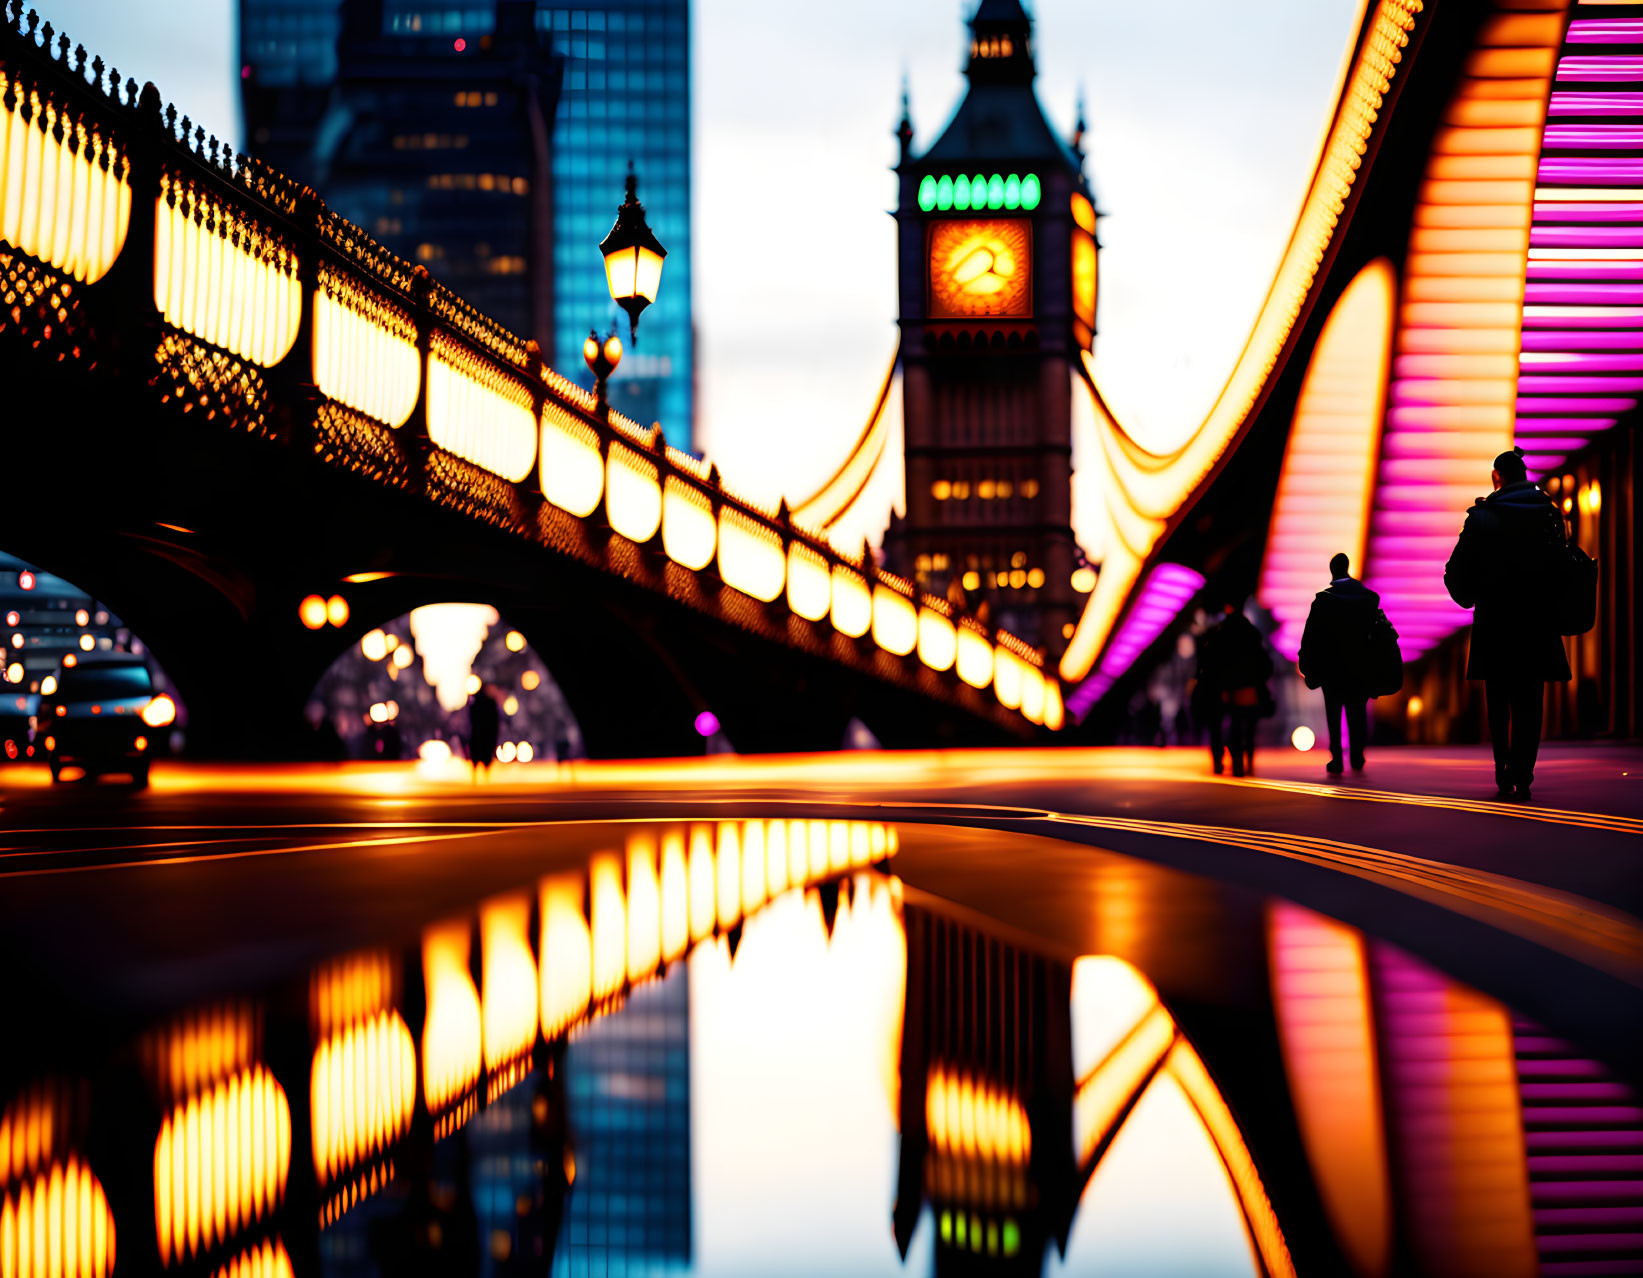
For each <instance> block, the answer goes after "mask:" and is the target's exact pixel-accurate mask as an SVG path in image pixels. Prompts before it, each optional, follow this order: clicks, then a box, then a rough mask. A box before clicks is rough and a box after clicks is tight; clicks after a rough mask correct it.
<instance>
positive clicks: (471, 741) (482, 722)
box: [468, 684, 502, 781]
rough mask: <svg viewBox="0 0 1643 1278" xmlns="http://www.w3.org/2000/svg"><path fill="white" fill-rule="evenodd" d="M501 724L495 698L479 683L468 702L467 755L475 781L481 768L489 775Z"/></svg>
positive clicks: (486, 687) (485, 686) (487, 688)
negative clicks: (472, 766)
mask: <svg viewBox="0 0 1643 1278" xmlns="http://www.w3.org/2000/svg"><path fill="white" fill-rule="evenodd" d="M501 724H502V716H501V713H500V712H499V711H498V710H497V707H496V699H495V698H494V697H492V696H491V690H490V688H489V687H488V686H487V685H485V684H480V685H479V691H478V692H476V693H474V695H473V700H472V701H470V702H469V703H468V757H469V758H470V759H472V760H473V765H474V780H475V781H477V780H479V770H480V769H481V768H483V769H485V775H486V776H489V775H490V771H491V761H492V760H494V759H495V758H496V737H497V733H498V731H499V730H500V728H501Z"/></svg>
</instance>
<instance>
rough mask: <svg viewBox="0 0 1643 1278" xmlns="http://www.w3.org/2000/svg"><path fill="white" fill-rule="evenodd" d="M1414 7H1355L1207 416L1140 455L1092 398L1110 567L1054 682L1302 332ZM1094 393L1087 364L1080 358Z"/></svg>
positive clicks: (1398, 0) (1096, 647) (1091, 659)
mask: <svg viewBox="0 0 1643 1278" xmlns="http://www.w3.org/2000/svg"><path fill="white" fill-rule="evenodd" d="M1423 7H1424V5H1423V2H1422V0H1379V3H1376V4H1374V5H1373V7H1372V8H1371V6H1370V4H1368V3H1366V4H1365V6H1364V16H1363V20H1362V21H1361V22H1360V25H1359V40H1358V42H1357V46H1356V52H1355V54H1354V56H1353V57H1352V58H1351V59H1350V60H1349V61H1348V63H1347V65H1346V66H1345V68H1344V69H1343V71H1344V74H1343V80H1342V84H1341V90H1340V92H1339V94H1338V95H1337V105H1336V109H1335V111H1334V112H1333V113H1332V114H1331V116H1330V118H1329V120H1328V121H1327V123H1326V127H1325V133H1324V138H1323V143H1322V147H1321V149H1320V154H1319V158H1318V163H1317V166H1316V168H1315V169H1314V172H1313V177H1312V182H1311V185H1310V187H1309V188H1308V191H1307V195H1306V199H1305V201H1304V202H1303V204H1302V206H1301V212H1300V216H1299V217H1298V218H1297V219H1296V223H1295V230H1294V232H1293V233H1292V234H1291V236H1290V240H1289V243H1288V245H1287V246H1286V247H1285V249H1284V255H1283V257H1282V259H1281V260H1280V262H1279V265H1278V271H1277V274H1276V275H1275V277H1274V278H1273V282H1272V286H1271V288H1270V289H1269V290H1268V292H1267V296H1266V299H1265V300H1264V301H1263V302H1262V304H1261V309H1260V311H1259V312H1258V313H1257V315H1256V319H1255V324H1254V327H1253V328H1252V329H1251V331H1250V335H1249V339H1248V341H1247V342H1246V343H1245V345H1244V349H1243V351H1242V352H1241V353H1240V354H1239V356H1238V360H1237V362H1236V363H1235V364H1234V365H1233V368H1232V372H1231V374H1230V375H1229V376H1228V378H1227V382H1226V385H1225V387H1224V388H1223V389H1222V391H1221V393H1220V395H1219V396H1218V397H1217V398H1216V401H1215V403H1214V404H1213V405H1212V406H1211V408H1210V411H1209V414H1208V415H1207V416H1206V417H1205V418H1204V420H1203V422H1202V423H1201V424H1200V425H1199V426H1198V428H1197V429H1196V430H1195V431H1194V432H1193V434H1192V435H1191V436H1190V437H1189V438H1188V439H1187V440H1186V442H1185V443H1183V444H1182V445H1181V446H1180V447H1179V448H1177V449H1175V450H1174V451H1173V452H1171V453H1170V454H1168V455H1167V456H1165V455H1159V454H1156V453H1152V452H1150V451H1148V450H1147V449H1146V448H1144V447H1143V446H1142V445H1141V444H1140V443H1139V442H1138V441H1137V440H1136V439H1135V438H1134V436H1133V435H1131V434H1130V433H1129V432H1128V431H1126V430H1125V429H1124V428H1123V427H1122V426H1121V425H1120V424H1119V422H1118V421H1117V419H1116V418H1115V417H1113V415H1112V414H1111V412H1110V411H1108V410H1107V409H1106V405H1105V404H1104V403H1103V402H1101V400H1100V396H1099V395H1098V394H1095V395H1092V402H1093V403H1094V406H1095V409H1096V415H1097V423H1096V431H1097V435H1098V437H1099V439H1100V444H1101V447H1100V448H1099V449H1098V450H1097V454H1096V456H1094V457H1093V458H1091V460H1090V463H1089V464H1091V465H1093V466H1095V467H1096V469H1097V470H1098V471H1100V472H1101V478H1102V488H1103V490H1104V491H1105V493H1106V496H1107V501H1106V502H1105V503H1104V515H1105V517H1106V518H1107V520H1108V523H1109V525H1110V526H1109V527H1108V529H1107V532H1108V534H1109V535H1108V536H1107V537H1106V538H1105V539H1104V540H1105V541H1106V543H1107V557H1106V559H1105V560H1104V561H1103V563H1102V568H1101V575H1100V576H1099V577H1098V578H1097V580H1096V586H1095V589H1094V590H1093V591H1092V592H1091V593H1090V597H1089V601H1088V602H1087V603H1086V604H1085V606H1084V614H1083V616H1082V617H1080V618H1079V621H1078V627H1077V629H1076V630H1075V631H1074V632H1073V637H1072V642H1071V643H1070V644H1069V645H1068V647H1067V651H1066V653H1065V654H1064V655H1063V656H1062V659H1061V668H1060V669H1061V677H1062V679H1064V680H1066V681H1067V682H1068V683H1074V682H1077V681H1079V680H1081V679H1083V678H1084V677H1085V676H1086V675H1087V674H1089V672H1090V670H1091V669H1092V668H1093V667H1094V665H1095V662H1096V658H1097V657H1099V656H1100V654H1101V651H1102V650H1103V648H1104V647H1105V646H1106V643H1107V640H1108V638H1109V637H1110V636H1111V634H1112V632H1113V630H1114V628H1115V627H1116V625H1117V624H1118V620H1119V618H1120V616H1121V615H1122V613H1123V610H1124V606H1125V604H1126V603H1127V602H1128V600H1129V597H1130V595H1131V593H1132V591H1133V590H1134V588H1135V586H1136V584H1137V583H1138V582H1139V581H1140V579H1141V575H1142V570H1143V569H1144V567H1145V565H1146V561H1147V558H1148V557H1149V556H1150V554H1151V553H1152V551H1153V549H1154V548H1155V547H1156V546H1157V544H1158V543H1159V541H1160V540H1161V539H1162V537H1163V535H1164V532H1165V530H1166V528H1167V527H1168V525H1169V522H1170V521H1171V520H1172V519H1174V518H1175V517H1176V516H1177V515H1178V514H1179V512H1180V511H1181V510H1182V509H1183V508H1184V507H1185V505H1186V503H1187V502H1188V501H1189V500H1190V499H1191V497H1192V495H1193V494H1194V493H1196V492H1197V491H1199V489H1200V488H1201V487H1202V486H1203V484H1204V483H1206V482H1207V480H1208V478H1209V476H1210V475H1211V474H1213V472H1214V470H1215V468H1216V466H1217V465H1218V464H1219V463H1220V461H1221V459H1222V458H1223V457H1224V456H1225V455H1226V452H1227V450H1228V449H1229V448H1231V447H1232V445H1233V443H1234V441H1235V440H1236V438H1237V436H1238V432H1239V431H1240V430H1241V429H1242V428H1243V426H1244V425H1245V423H1246V422H1247V421H1248V419H1249V415H1250V413H1251V412H1252V411H1253V409H1254V408H1255V406H1256V405H1257V404H1258V403H1259V402H1260V399H1261V396H1262V395H1263V393H1264V392H1265V389H1266V387H1267V384H1268V379H1269V377H1270V376H1271V374H1272V371H1273V370H1274V369H1275V368H1276V367H1277V365H1278V363H1279V361H1280V359H1281V358H1282V355H1283V351H1284V349H1285V347H1286V345H1287V344H1288V342H1289V340H1290V337H1291V336H1292V334H1293V333H1294V331H1295V329H1296V326H1297V325H1298V324H1299V323H1300V322H1301V319H1302V316H1303V313H1304V311H1305V309H1306V307H1307V305H1308V304H1309V303H1310V301H1311V299H1312V296H1313V291H1314V287H1315V285H1316V282H1317V280H1318V279H1319V278H1320V277H1321V274H1320V271H1319V267H1320V266H1321V265H1322V263H1323V260H1324V257H1325V255H1326V253H1327V252H1328V249H1329V246H1330V244H1331V243H1332V242H1333V240H1334V237H1335V232H1336V230H1337V228H1338V227H1339V225H1340V221H1341V214H1342V212H1343V211H1344V210H1345V207H1346V203H1347V200H1348V197H1349V196H1350V195H1351V193H1352V189H1353V186H1354V185H1355V184H1356V182H1357V179H1358V176H1359V172H1360V169H1361V166H1362V156H1363V154H1364V152H1365V150H1366V149H1367V147H1368V144H1369V140H1370V137H1371V135H1372V134H1373V133H1374V131H1375V129H1376V127H1377V124H1378V123H1379V116H1380V111H1381V106H1382V103H1383V99H1384V96H1385V94H1386V93H1387V92H1388V90H1389V89H1390V88H1391V85H1392V82H1393V80H1394V78H1395V77H1396V76H1397V74H1398V70H1399V63H1400V62H1401V61H1402V59H1403V50H1404V49H1405V48H1406V47H1407V45H1408V44H1409V33H1410V32H1411V31H1413V30H1414V27H1415V22H1416V15H1417V14H1419V13H1420V12H1421V10H1422V9H1423ZM1083 365H1084V366H1083V372H1084V377H1085V380H1086V384H1087V385H1088V386H1090V387H1091V388H1092V390H1093V388H1094V377H1093V372H1092V370H1091V366H1090V357H1089V354H1088V353H1087V352H1085V353H1083Z"/></svg>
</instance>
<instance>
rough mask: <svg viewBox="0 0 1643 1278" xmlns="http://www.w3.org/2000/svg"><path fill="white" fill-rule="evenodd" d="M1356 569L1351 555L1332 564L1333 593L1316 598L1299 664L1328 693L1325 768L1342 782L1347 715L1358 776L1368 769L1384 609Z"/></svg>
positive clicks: (1303, 674) (1308, 680)
mask: <svg viewBox="0 0 1643 1278" xmlns="http://www.w3.org/2000/svg"><path fill="white" fill-rule="evenodd" d="M1351 568H1352V561H1351V560H1350V559H1349V558H1348V557H1347V556H1346V555H1336V556H1335V557H1334V558H1333V559H1331V560H1330V561H1329V577H1330V582H1329V588H1328V589H1327V590H1320V591H1319V592H1318V593H1317V594H1316V595H1315V596H1313V599H1312V611H1311V612H1309V613H1308V614H1307V618H1306V630H1305V632H1304V633H1303V634H1302V636H1301V651H1300V654H1299V656H1298V658H1297V660H1296V664H1297V665H1299V666H1300V668H1301V677H1302V678H1303V679H1305V680H1306V686H1307V687H1309V688H1322V689H1323V693H1324V714H1325V716H1326V717H1327V718H1328V720H1329V762H1328V763H1327V764H1326V765H1325V767H1326V769H1327V770H1328V771H1329V772H1331V773H1333V774H1335V775H1336V776H1339V775H1340V773H1341V771H1342V769H1343V767H1344V764H1343V763H1342V759H1341V719H1342V717H1343V715H1344V717H1345V719H1346V739H1347V746H1348V749H1349V750H1350V753H1351V758H1352V770H1353V771H1354V772H1357V771H1359V770H1360V769H1361V768H1362V767H1363V764H1364V747H1365V746H1366V745H1368V743H1369V716H1368V714H1367V713H1366V709H1367V706H1368V702H1369V692H1368V688H1369V662H1370V655H1371V654H1370V651H1369V631H1370V627H1371V626H1372V625H1373V624H1374V621H1375V617H1376V614H1377V613H1378V612H1379V611H1380V606H1381V597H1380V596H1379V595H1377V594H1376V593H1375V592H1374V591H1373V590H1371V589H1369V587H1367V586H1365V585H1364V584H1363V583H1362V582H1361V581H1358V580H1357V579H1355V578H1354V577H1353V576H1352V573H1351Z"/></svg>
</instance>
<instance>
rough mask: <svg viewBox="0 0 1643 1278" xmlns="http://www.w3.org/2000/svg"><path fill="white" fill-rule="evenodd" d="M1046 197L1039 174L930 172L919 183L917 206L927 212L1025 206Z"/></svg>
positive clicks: (1031, 208)
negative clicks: (940, 173)
mask: <svg viewBox="0 0 1643 1278" xmlns="http://www.w3.org/2000/svg"><path fill="white" fill-rule="evenodd" d="M1043 198H1044V187H1043V184H1042V183H1040V182H1039V180H1038V174H1036V173H1029V174H1027V176H1026V177H1020V176H1018V175H1017V174H1014V173H1011V174H1009V175H1008V176H1005V175H1002V174H998V173H994V174H992V175H991V176H990V177H989V176H987V175H985V174H981V173H944V174H942V175H941V176H940V177H937V176H936V175H935V174H933V173H927V174H925V175H924V177H923V178H922V179H921V180H920V182H919V184H918V206H919V208H921V209H923V210H924V211H925V212H926V213H930V212H933V211H936V210H940V211H941V212H943V213H945V212H946V211H947V210H948V209H1026V210H1028V211H1029V212H1031V211H1032V210H1033V209H1036V208H1037V207H1038V203H1039V201H1040V200H1041V199H1043Z"/></svg>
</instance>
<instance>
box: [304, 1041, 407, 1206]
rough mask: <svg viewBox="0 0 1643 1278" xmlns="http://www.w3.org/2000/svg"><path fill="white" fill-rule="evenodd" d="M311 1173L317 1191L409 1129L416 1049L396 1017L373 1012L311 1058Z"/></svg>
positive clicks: (320, 1048)
mask: <svg viewBox="0 0 1643 1278" xmlns="http://www.w3.org/2000/svg"><path fill="white" fill-rule="evenodd" d="M309 1102H310V1104H311V1105H312V1107H313V1137H314V1173H315V1175H316V1176H318V1178H319V1182H320V1184H321V1185H325V1184H328V1183H330V1182H331V1181H333V1180H335V1179H336V1178H337V1176H338V1175H340V1174H341V1173H342V1172H343V1171H345V1170H346V1169H348V1168H349V1167H352V1166H353V1165H354V1164H356V1163H358V1162H360V1161H361V1160H362V1159H364V1158H368V1157H371V1156H373V1155H376V1154H380V1153H381V1152H382V1151H383V1150H385V1149H386V1148H387V1147H388V1146H389V1145H390V1144H392V1143H393V1142H394V1141H396V1140H398V1139H399V1138H400V1137H401V1136H403V1135H404V1134H405V1133H406V1132H407V1131H409V1130H410V1126H411V1111H412V1109H413V1108H414V1107H415V1105H416V1047H415V1045H414V1044H413V1043H412V1042H411V1031H410V1030H409V1029H407V1028H406V1026H405V1022H404V1021H403V1020H401V1019H400V1016H399V1013H398V1012H392V1011H383V1012H378V1013H376V1014H375V1015H374V1016H372V1017H370V1018H369V1019H367V1020H364V1021H361V1022H359V1023H357V1024H355V1025H352V1026H350V1027H349V1028H348V1029H345V1030H341V1031H339V1032H338V1033H335V1034H332V1035H331V1036H330V1037H328V1038H326V1039H325V1040H324V1041H323V1042H322V1043H321V1044H320V1045H319V1047H318V1049H316V1050H315V1052H314V1067H313V1075H312V1079H311V1083H310V1095H309Z"/></svg>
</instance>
